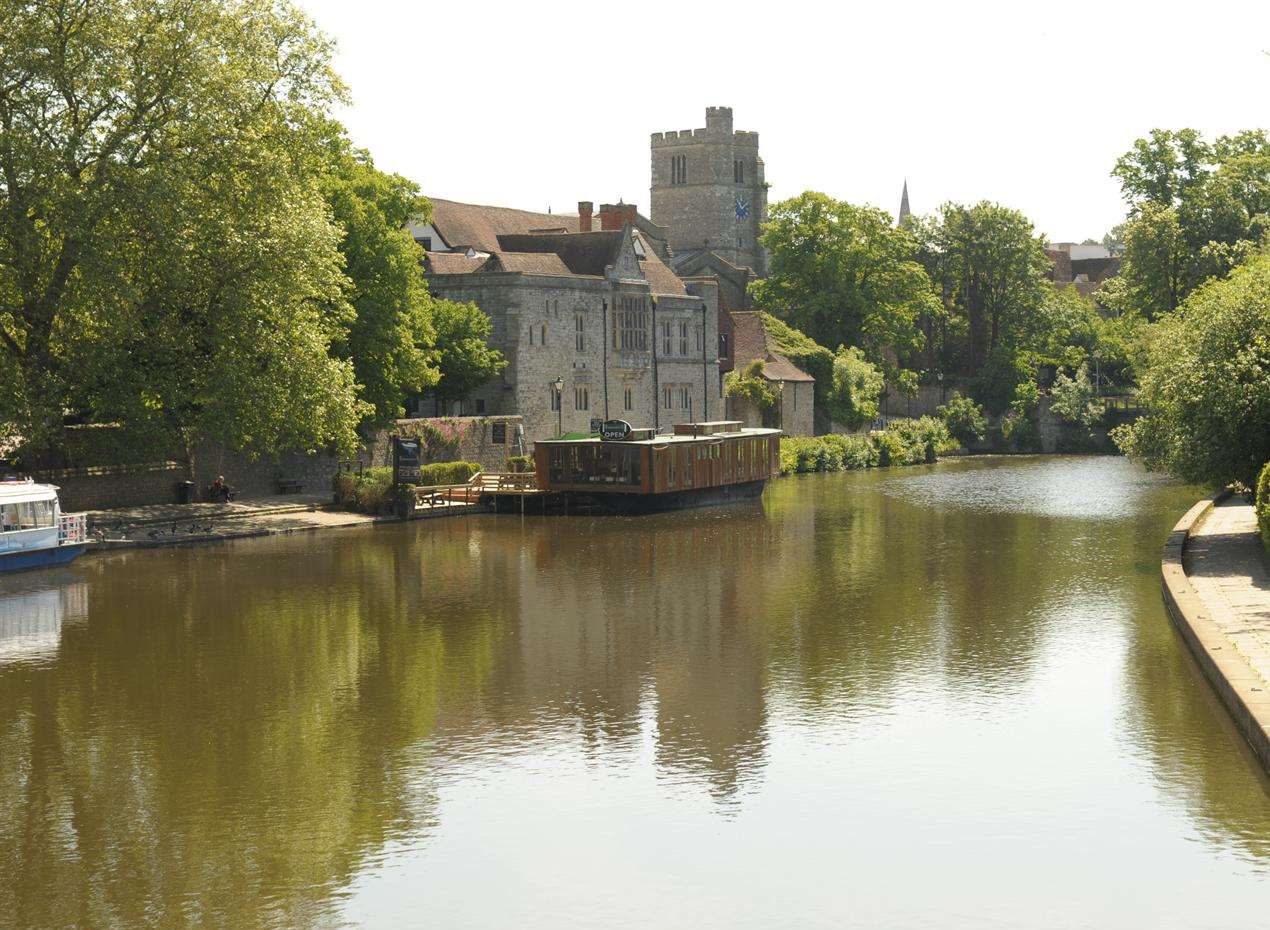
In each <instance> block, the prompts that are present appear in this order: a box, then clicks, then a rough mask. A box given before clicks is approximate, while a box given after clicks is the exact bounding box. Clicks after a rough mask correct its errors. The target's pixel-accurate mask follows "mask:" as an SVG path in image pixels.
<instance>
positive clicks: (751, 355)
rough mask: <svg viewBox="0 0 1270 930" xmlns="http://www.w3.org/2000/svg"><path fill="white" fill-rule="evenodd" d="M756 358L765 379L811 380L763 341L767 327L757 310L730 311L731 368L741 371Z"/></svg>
mask: <svg viewBox="0 0 1270 930" xmlns="http://www.w3.org/2000/svg"><path fill="white" fill-rule="evenodd" d="M756 358H761V359H762V360H763V376H764V377H765V378H767V379H768V380H769V381H815V380H816V379H815V378H813V377H812V376H811V375H809V374H807V372H805V371H803V370H802V369H801V368H799V367H798V366H797V365H795V364H794V363H793V362H791V361H790V360H789V359H787V358H786V357H785V356H783V355H781V354H780V353H779V352H776V351H773V349H772V347H771V346H770V345H769V344H768V341H767V330H766V329H764V328H763V321H762V320H761V319H759V315H758V312H757V311H754V310H747V311H733V313H732V359H733V362H732V368H733V371H741V370H742V369H744V368H745V366H746V365H748V364H750V362H752V361H754V360H755V359H756Z"/></svg>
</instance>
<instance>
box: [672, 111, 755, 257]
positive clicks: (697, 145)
mask: <svg viewBox="0 0 1270 930" xmlns="http://www.w3.org/2000/svg"><path fill="white" fill-rule="evenodd" d="M651 149H652V192H651V193H652V197H651V203H652V209H651V214H652V215H651V217H650V218H651V219H652V221H653V222H654V223H656V224H657V225H659V226H668V227H670V247H671V249H672V250H673V251H674V253H675V258H676V262H677V263H678V260H679V259H680V258H681V257H683V256H687V255H688V254H689V253H692V252H703V251H709V252H714V253H716V254H717V255H719V256H720V257H722V258H724V259H727V261H729V262H731V263H732V264H734V265H737V266H740V267H747V268H751V269H753V270H754V271H755V273H757V274H759V275H762V274H763V273H764V271H765V265H766V262H765V260H764V255H763V249H762V247H761V246H760V245H759V242H758V235H759V224H760V223H762V222H763V220H764V219H765V215H766V213H767V185H766V184H765V183H764V180H763V159H761V158H759V154H758V133H756V132H736V131H734V130H733V129H732V108H731V107H708V108H707V109H706V125H705V128H704V129H683V130H679V131H675V130H671V131H670V132H655V133H653V135H652V146H651Z"/></svg>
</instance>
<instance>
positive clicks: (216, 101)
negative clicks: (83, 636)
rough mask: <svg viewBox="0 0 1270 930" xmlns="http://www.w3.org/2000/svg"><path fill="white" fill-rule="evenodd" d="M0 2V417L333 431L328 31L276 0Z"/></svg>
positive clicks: (152, 427)
mask: <svg viewBox="0 0 1270 930" xmlns="http://www.w3.org/2000/svg"><path fill="white" fill-rule="evenodd" d="M0 23H3V30H4V33H3V41H2V42H0V383H2V384H3V388H4V390H3V393H2V394H0V404H2V405H3V407H2V408H0V421H4V422H5V423H7V426H8V430H9V431H11V432H17V433H19V434H21V435H22V436H24V437H25V438H26V439H27V440H28V441H30V442H32V443H35V444H39V443H41V442H47V441H49V440H50V439H51V438H53V436H54V435H55V434H56V432H57V430H58V429H59V427H60V425H61V423H62V422H63V418H64V415H65V413H66V412H67V411H70V412H71V413H72V414H76V413H78V414H81V415H84V416H98V417H110V418H113V417H119V418H121V419H122V420H123V421H124V422H125V425H126V426H130V427H131V426H134V425H135V426H137V427H138V428H139V429H140V430H141V431H142V432H145V433H146V434H148V435H153V436H155V437H156V438H159V439H162V440H172V439H181V440H184V441H186V442H187V443H188V442H189V440H190V439H191V438H192V437H194V436H199V435H206V436H210V437H212V438H215V439H218V440H221V441H223V442H225V443H227V444H228V445H230V446H232V447H235V448H240V449H251V450H256V451H272V450H275V449H278V448H284V447H313V446H316V445H321V444H326V443H331V442H335V443H340V444H345V445H347V444H351V443H352V442H353V441H354V440H355V434H354V427H355V426H356V424H357V422H358V421H359V420H360V419H361V418H362V417H363V416H364V414H365V413H366V409H365V408H364V406H363V405H362V404H360V403H359V402H358V400H357V399H356V390H355V383H354V379H353V374H352V366H351V364H350V363H349V362H347V361H341V360H339V359H336V358H333V357H332V356H330V355H329V348H330V345H331V342H332V340H334V339H336V338H339V337H341V336H342V331H343V329H344V327H346V326H347V325H348V324H349V323H350V322H351V321H352V319H353V317H352V314H351V311H350V307H349V305H348V303H347V301H346V300H345V299H344V294H343V287H344V281H343V277H342V274H341V268H340V265H341V258H340V253H339V239H338V236H337V235H336V234H335V229H334V227H333V225H332V224H331V223H330V221H329V219H328V218H327V214H326V209H325V206H324V204H323V201H322V197H321V191H320V189H319V185H318V182H317V178H318V176H319V174H320V172H321V170H322V166H323V165H324V164H326V160H327V158H328V156H329V149H328V147H327V144H326V143H327V140H329V137H330V133H329V122H328V119H327V117H326V115H325V114H326V112H327V110H328V109H329V107H330V106H331V104H332V103H333V102H334V101H336V100H337V99H339V98H340V96H341V94H342V89H341V87H340V84H339V81H338V79H337V78H336V77H335V75H334V74H333V72H332V71H331V68H330V64H329V61H330V48H329V45H328V43H327V41H326V40H325V39H324V38H323V37H322V36H321V35H320V34H319V33H317V32H316V31H315V30H314V28H313V26H312V24H311V23H310V22H309V21H308V19H307V18H305V17H304V16H303V15H301V14H300V13H299V12H298V11H297V10H296V9H295V8H294V7H292V6H291V5H290V4H289V3H286V2H284V0H144V2H143V0H79V2H75V3H67V2H61V0H0ZM165 433H166V436H164V435H163V434H165Z"/></svg>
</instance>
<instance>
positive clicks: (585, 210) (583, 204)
mask: <svg viewBox="0 0 1270 930" xmlns="http://www.w3.org/2000/svg"><path fill="white" fill-rule="evenodd" d="M594 209H595V205H594V204H592V203H591V201H589V200H579V201H578V232H590V231H591V211H592V210H594Z"/></svg>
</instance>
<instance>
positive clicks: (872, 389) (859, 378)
mask: <svg viewBox="0 0 1270 930" xmlns="http://www.w3.org/2000/svg"><path fill="white" fill-rule="evenodd" d="M885 387H886V381H885V379H884V378H883V377H882V371H881V369H879V368H878V367H877V366H876V365H874V364H872V363H871V362H870V361H869V360H868V359H866V358H865V357H864V353H863V352H861V351H860V350H859V349H857V348H855V347H852V348H850V349H846V348H841V349H839V350H838V354H837V355H836V356H835V357H834V360H833V381H832V383H831V384H830V385H829V389H828V390H827V391H826V392H825V407H826V408H827V409H828V411H829V415H830V416H831V417H833V418H834V420H836V421H837V422H838V423H841V424H842V425H843V426H844V427H846V428H847V429H850V430H855V429H859V428H860V427H862V426H864V425H865V424H866V423H871V422H873V421H874V420H876V419H877V415H878V399H879V398H880V397H881V396H882V391H883V389H885Z"/></svg>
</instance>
